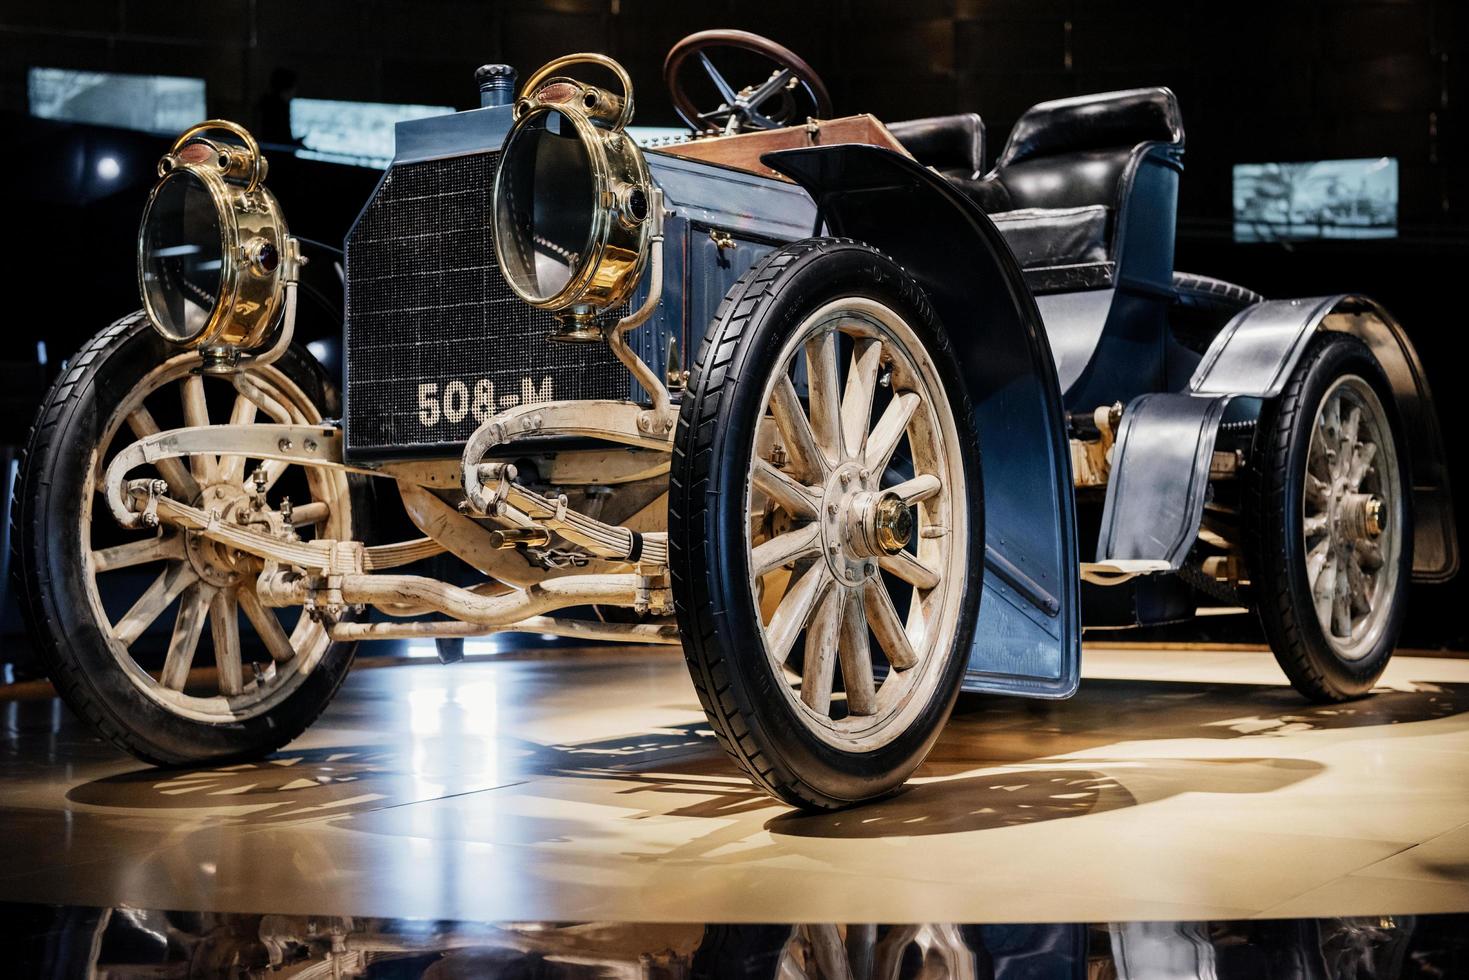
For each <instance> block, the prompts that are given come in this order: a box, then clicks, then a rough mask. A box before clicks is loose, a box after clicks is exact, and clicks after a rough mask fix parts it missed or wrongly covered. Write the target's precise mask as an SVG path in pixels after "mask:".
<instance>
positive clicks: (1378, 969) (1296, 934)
mask: <svg viewBox="0 0 1469 980" xmlns="http://www.w3.org/2000/svg"><path fill="white" fill-rule="evenodd" d="M0 941H3V943H4V946H5V949H6V951H7V953H8V957H7V966H8V967H9V968H10V969H12V970H16V971H18V975H23V976H46V977H51V976H92V977H118V978H120V977H129V978H144V977H156V978H159V980H163V978H165V977H167V978H172V977H182V976H185V975H187V976H188V977H191V978H201V980H202V978H208V977H231V978H234V977H252V978H253V977H260V978H265V977H272V978H287V977H296V978H305V977H369V978H383V980H386V978H395V980H399V978H402V980H406V978H418V977H421V978H425V980H430V978H432V980H452V978H460V977H464V978H468V977H515V978H523V977H524V978H529V977H537V978H546V980H552V978H566V980H572V978H575V980H582V978H585V980H593V978H611V977H628V978H634V977H636V978H640V980H675V978H694V980H700V978H708V980H715V978H719V980H723V978H730V980H734V978H740V980H759V978H770V980H899V978H913V980H919V978H921V980H1082V978H1097V980H1101V978H1109V980H1110V978H1117V980H1187V978H1194V980H1399V978H1424V980H1427V978H1430V977H1432V978H1449V977H1463V976H1465V975H1466V974H1469V916H1465V915H1458V916H1400V917H1377V918H1371V919H1342V918H1337V919H1302V920H1277V921H1268V920H1267V921H1259V920H1253V921H1235V922H1117V923H1110V924H1106V925H1088V924H1085V923H1042V924H1016V925H987V926H974V925H963V926H961V925H952V924H917V925H911V924H910V925H896V926H878V925H822V924H805V925H708V926H701V925H697V924H692V925H682V924H662V925H659V924H649V923H622V924H616V923H581V924H565V923H515V924H490V923H470V922H442V921H440V922H428V921H424V920H404V919H351V918H329V917H304V916H283V915H265V916H260V915H253V916H252V915H238V914H233V915H232V914H225V915H217V914H209V913H202V914H201V913H187V912H185V913H179V912H157V911H145V910H140V909H132V908H117V909H96V908H75V907H73V908H53V907H49V906H34V905H29V906H28V905H10V906H5V905H0ZM186 971H187V972H186Z"/></svg>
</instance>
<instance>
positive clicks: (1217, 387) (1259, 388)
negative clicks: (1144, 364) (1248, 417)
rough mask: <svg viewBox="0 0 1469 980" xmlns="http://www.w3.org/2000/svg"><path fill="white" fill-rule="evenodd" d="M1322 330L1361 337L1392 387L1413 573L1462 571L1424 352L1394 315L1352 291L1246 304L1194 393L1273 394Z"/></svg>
mask: <svg viewBox="0 0 1469 980" xmlns="http://www.w3.org/2000/svg"><path fill="white" fill-rule="evenodd" d="M1318 330H1337V331H1340V332H1342V333H1349V334H1351V335H1353V336H1355V337H1358V338H1360V339H1361V340H1362V342H1363V343H1365V344H1366V345H1367V346H1368V348H1369V349H1370V350H1371V351H1372V354H1373V356H1374V357H1376V358H1377V362H1378V364H1380V365H1381V366H1382V370H1383V373H1384V374H1385V375H1386V376H1387V381H1388V384H1389V385H1390V386H1391V387H1392V393H1393V399H1394V401H1395V402H1396V404H1397V409H1398V418H1399V419H1401V420H1402V425H1403V434H1404V437H1405V438H1406V440H1407V443H1408V445H1407V450H1408V460H1409V463H1408V465H1409V470H1410V472H1411V474H1412V479H1413V517H1414V534H1413V578H1414V579H1416V580H1418V581H1421V582H1442V581H1445V580H1447V579H1449V578H1452V577H1453V575H1454V573H1455V572H1457V571H1458V569H1459V542H1458V535H1457V533H1456V529H1455V526H1454V524H1455V522H1454V505H1453V498H1452V496H1451V495H1450V493H1449V472H1448V461H1447V459H1446V458H1445V456H1444V447H1443V437H1442V435H1441V434H1440V432H1439V424H1438V413H1437V411H1435V409H1434V406H1433V393H1432V392H1431V391H1430V390H1429V388H1428V378H1427V376H1426V375H1425V374H1424V372H1423V363H1422V362H1421V361H1420V360H1419V359H1418V352H1417V351H1416V350H1414V349H1413V345H1412V343H1411V342H1409V340H1408V336H1407V333H1406V332H1405V331H1404V330H1403V327H1402V325H1401V324H1400V323H1398V321H1397V320H1396V319H1394V318H1393V316H1392V314H1390V313H1388V312H1387V310H1385V309H1383V307H1382V306H1381V305H1380V304H1378V303H1376V302H1374V301H1373V300H1370V299H1368V298H1366V297H1365V296H1356V295H1352V294H1341V295H1336V296H1324V297H1315V298H1311V299H1290V300H1274V301H1269V302H1264V303H1257V304H1255V305H1254V306H1251V307H1249V308H1247V309H1245V310H1242V311H1241V312H1240V313H1239V314H1238V315H1236V316H1235V318H1234V319H1233V320H1231V321H1230V322H1229V324H1228V325H1227V326H1226V327H1225V328H1224V329H1223V330H1222V331H1221V332H1220V333H1219V335H1218V336H1217V337H1215V338H1214V342H1213V343H1212V344H1210V345H1209V349H1208V350H1207V351H1206V352H1205V353H1204V359H1203V360H1202V361H1200V362H1199V366H1198V368H1197V369H1196V370H1195V371H1194V375H1193V378H1192V379H1191V380H1190V381H1189V389H1190V391H1192V392H1193V393H1194V394H1196V395H1235V396H1239V395H1246V396H1254V397H1258V398H1274V397H1276V396H1277V395H1279V394H1280V392H1281V390H1282V389H1283V388H1284V387H1285V383H1286V379H1287V378H1289V377H1290V373H1291V371H1292V370H1294V368H1295V366H1296V362H1297V361H1299V360H1300V358H1301V355H1302V354H1303V353H1304V352H1305V350H1306V346H1307V345H1308V344H1309V343H1310V342H1311V338H1312V337H1313V336H1314V335H1315V333H1316V331H1318Z"/></svg>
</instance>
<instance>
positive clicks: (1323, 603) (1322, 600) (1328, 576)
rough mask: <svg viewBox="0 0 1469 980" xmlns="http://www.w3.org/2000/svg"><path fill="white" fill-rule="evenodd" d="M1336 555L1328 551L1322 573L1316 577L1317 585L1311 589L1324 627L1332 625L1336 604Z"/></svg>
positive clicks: (1318, 615) (1317, 612)
mask: <svg viewBox="0 0 1469 980" xmlns="http://www.w3.org/2000/svg"><path fill="white" fill-rule="evenodd" d="M1336 566H1337V561H1336V553H1335V552H1332V551H1327V553H1326V561H1325V562H1323V563H1322V566H1321V571H1320V573H1319V574H1317V576H1316V583H1315V585H1313V586H1312V588H1311V600H1312V602H1314V603H1315V605H1316V615H1317V617H1319V618H1320V620H1321V623H1322V625H1326V624H1327V623H1331V622H1332V619H1333V614H1332V606H1333V605H1334V604H1335V602H1336Z"/></svg>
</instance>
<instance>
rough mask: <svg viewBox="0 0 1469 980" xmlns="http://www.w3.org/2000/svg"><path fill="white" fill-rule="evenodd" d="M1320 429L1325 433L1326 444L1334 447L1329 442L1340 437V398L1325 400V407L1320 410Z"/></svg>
mask: <svg viewBox="0 0 1469 980" xmlns="http://www.w3.org/2000/svg"><path fill="white" fill-rule="evenodd" d="M1321 429H1322V431H1324V432H1325V433H1326V437H1327V445H1328V446H1329V447H1330V448H1333V449H1334V448H1336V447H1335V446H1331V443H1332V442H1334V441H1335V440H1337V439H1340V438H1341V399H1339V398H1330V399H1328V400H1327V402H1326V407H1325V408H1324V409H1322V412H1321Z"/></svg>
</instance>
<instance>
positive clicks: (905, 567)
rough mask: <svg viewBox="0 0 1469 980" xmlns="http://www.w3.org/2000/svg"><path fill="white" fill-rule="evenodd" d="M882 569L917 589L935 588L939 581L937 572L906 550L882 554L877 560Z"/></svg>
mask: <svg viewBox="0 0 1469 980" xmlns="http://www.w3.org/2000/svg"><path fill="white" fill-rule="evenodd" d="M877 563H878V564H879V565H881V566H882V570H883V571H885V572H887V573H888V574H890V575H896V576H897V577H898V578H900V579H902V580H903V581H904V582H907V583H908V584H909V585H911V586H913V587H914V588H918V589H932V588H936V587H937V586H938V584H939V582H940V581H941V579H940V577H939V573H938V572H936V571H934V570H933V569H932V568H929V567H928V566H927V565H925V564H924V563H923V562H921V561H919V560H918V559H917V557H915V556H914V555H913V554H911V553H910V552H907V551H900V552H898V553H897V554H896V555H883V556H882V557H881V558H879V559H878V560H877Z"/></svg>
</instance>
